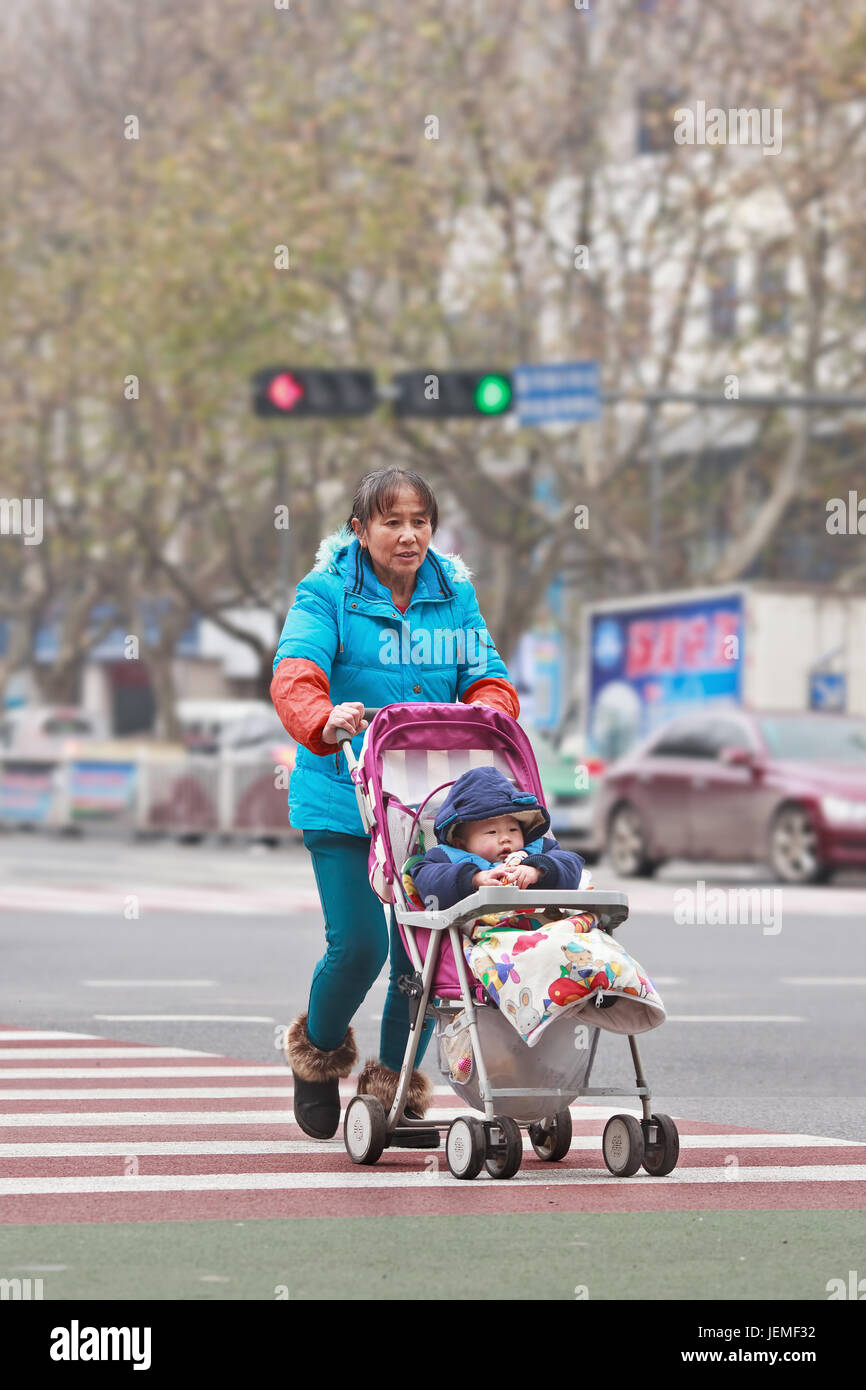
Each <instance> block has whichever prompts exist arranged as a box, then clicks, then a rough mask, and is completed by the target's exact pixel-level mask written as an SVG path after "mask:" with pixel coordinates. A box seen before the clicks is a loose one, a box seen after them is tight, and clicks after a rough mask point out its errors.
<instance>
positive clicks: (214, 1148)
mask: <svg viewBox="0 0 866 1390" xmlns="http://www.w3.org/2000/svg"><path fill="white" fill-rule="evenodd" d="M523 1148H524V1152H526V1153H531V1152H532V1144H531V1142H530V1140H529V1139H528V1138H524V1141H523ZM571 1148H572V1149H573V1150H575V1151H578V1152H581V1153H591V1152H599V1151H600V1149H601V1133H600V1132H599V1133H598V1134H597V1135H580V1136H579V1137H578V1138H576V1139H572V1141H571ZM794 1148H797V1149H800V1148H802V1149H825V1148H826V1149H840V1148H852V1149H862V1148H866V1140H864V1141H863V1143H858V1142H857V1140H855V1139H826V1138H822V1137H821V1136H819V1135H814V1134H681V1135H680V1149H681V1150H682V1149H698V1150H703V1149H725V1150H726V1151H729V1150H733V1149H794ZM130 1152H133V1153H135V1154H137V1155H138V1156H139V1157H141V1158H146V1157H155V1156H159V1155H164V1156H170V1155H175V1154H176V1155H190V1156H195V1155H199V1156H200V1157H205V1156H213V1155H228V1156H231V1155H233V1154H250V1155H256V1154H259V1155H267V1154H282V1155H284V1156H285V1157H286V1158H289V1157H290V1156H291V1155H292V1154H319V1155H320V1156H321V1157H322V1158H333V1157H340V1156H342V1157H346V1151H345V1148H344V1145H343V1140H342V1135H341V1134H340V1132H339V1131H338V1133H337V1134H336V1135H335V1136H334V1138H333V1139H332V1140H329V1141H327V1142H323V1141H321V1140H314V1139H192V1140H187V1139H163V1140H159V1139H145V1140H142V1142H141V1143H137V1142H134V1141H132V1140H127V1141H126V1143H124V1142H123V1141H121V1140H116V1139H110V1140H106V1141H104V1142H100V1141H99V1140H92V1141H91V1140H72V1141H69V1142H67V1143H53V1142H47V1143H33V1142H30V1143H21V1144H15V1143H7V1144H0V1160H2V1159H4V1158H46V1159H47V1158H126V1157H128V1156H129V1154H130ZM395 1152H396V1150H395ZM406 1152H410V1151H409V1150H407V1151H406ZM421 1152H422V1151H421V1150H418V1153H421ZM424 1152H425V1153H426V1152H429V1153H436V1152H437V1150H436V1149H431V1150H429V1151H424ZM438 1152H439V1153H440V1154H441V1153H442V1152H443V1151H442V1150H441V1149H440V1150H438Z"/></svg>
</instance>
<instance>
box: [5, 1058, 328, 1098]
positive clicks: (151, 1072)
mask: <svg viewBox="0 0 866 1390" xmlns="http://www.w3.org/2000/svg"><path fill="white" fill-rule="evenodd" d="M143 1055H144V1056H145V1057H146V1056H147V1052H144V1054H143ZM205 1055H207V1054H205ZM283 1070H285V1075H286V1081H287V1082H288V1083H289V1084H291V1074H290V1072H289V1071H288V1069H287V1068H280V1067H275V1066H273V1065H272V1064H271V1065H269V1066H263V1067H258V1066H238V1067H166V1066H162V1067H4V1066H2V1065H0V1082H3V1081H62V1080H63V1079H64V1078H66V1079H67V1080H69V1081H93V1080H96V1079H97V1078H98V1077H100V1076H104V1077H106V1078H107V1079H108V1080H109V1081H115V1080H120V1079H121V1078H126V1077H142V1078H145V1077H151V1076H155V1077H162V1078H163V1079H164V1080H166V1081H169V1080H171V1079H173V1078H174V1077H175V1076H213V1077H219V1076H273V1077H276V1076H279V1075H281V1073H282V1071H283ZM346 1094H347V1095H349V1094H354V1092H346Z"/></svg>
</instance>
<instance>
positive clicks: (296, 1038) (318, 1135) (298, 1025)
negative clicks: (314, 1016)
mask: <svg viewBox="0 0 866 1390" xmlns="http://www.w3.org/2000/svg"><path fill="white" fill-rule="evenodd" d="M285 1051H286V1061H287V1062H288V1064H289V1066H290V1067H291V1069H292V1077H293V1079H294V1083H295V1098H294V1111H295V1119H296V1120H297V1122H298V1124H299V1125H300V1127H301V1129H302V1130H303V1131H304V1133H305V1134H309V1135H311V1136H312V1138H313V1139H333V1137H334V1135H335V1134H336V1132H337V1129H338V1128H339V1124H340V1078H341V1077H343V1078H345V1077H347V1076H348V1075H349V1073H350V1071H351V1070H352V1068H353V1066H354V1065H355V1063H356V1062H357V1060H358V1049H357V1047H356V1046H355V1035H354V1033H353V1032H352V1029H351V1028H348V1029H347V1030H346V1036H345V1038H344V1039H343V1042H342V1044H341V1045H340V1047H335V1048H334V1050H333V1051H332V1052H320V1051H319V1049H318V1048H317V1047H314V1046H313V1044H312V1043H311V1042H310V1039H309V1035H308V1033H307V1015H306V1014H301V1015H300V1017H299V1018H296V1019H295V1021H294V1023H292V1024H290V1025H289V1031H288V1034H287V1036H286V1049H285Z"/></svg>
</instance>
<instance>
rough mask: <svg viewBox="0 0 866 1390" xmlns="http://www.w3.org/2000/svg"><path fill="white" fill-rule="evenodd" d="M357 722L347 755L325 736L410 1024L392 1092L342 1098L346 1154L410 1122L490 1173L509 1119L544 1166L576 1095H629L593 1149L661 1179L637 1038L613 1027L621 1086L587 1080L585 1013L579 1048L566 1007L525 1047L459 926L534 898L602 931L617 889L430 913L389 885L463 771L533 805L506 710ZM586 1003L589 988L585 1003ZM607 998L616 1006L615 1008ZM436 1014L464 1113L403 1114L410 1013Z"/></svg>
mask: <svg viewBox="0 0 866 1390" xmlns="http://www.w3.org/2000/svg"><path fill="white" fill-rule="evenodd" d="M364 718H365V719H368V720H370V721H371V722H370V723H369V725H368V727H367V730H366V732H365V735H364V742H363V745H362V748H361V753H360V757H359V758H358V759H356V758H355V756H354V752H353V749H352V745H351V736H350V735H349V733H348V731H346V730H341V731H339V732H338V735H337V737H338V741H339V743H340V744H341V745H343V746H344V748H345V753H346V758H347V761H348V764H349V769H350V774H351V777H352V780H353V782H354V784H355V795H356V797H357V800H358V806H359V809H360V812H361V818H362V820H363V823H364V826H365V828H366V829H367V830H368V831H369V832H370V834H371V848H370V861H369V877H370V884H371V886H372V888H373V890H374V892H375V893H376V895H377V896H378V897H379V898H380V899H381V901H382V903H383V905H384V911H385V913H386V915H388V912H389V904H390V905H393V909H394V914H395V917H396V920H397V924H398V927H399V930H400V933H401V935H402V938H403V941H404V943H405V946H406V950H407V953H408V955H409V959H410V961H411V963H412V966H413V970H412V974H411V975H408V976H403V978H402V979H401V980H400V982H399V983H400V988H401V989H402V990H404V991H405V993H406V994H407V995H408V996H409V1018H410V1032H409V1037H408V1041H407V1044H406V1052H405V1055H404V1058H403V1065H402V1068H401V1071H400V1078H399V1083H398V1086H397V1092H396V1095H395V1098H394V1103H393V1105H392V1107H391V1111H390V1113H389V1114H386V1113H385V1109H384V1107H383V1105H382V1103H381V1102H380V1101H379V1100H378V1099H377V1098H376V1097H375V1096H369V1095H357V1096H354V1097H353V1098H352V1100H351V1101H350V1103H349V1105H348V1108H347V1110H346V1116H345V1120H344V1128H343V1137H344V1142H345V1146H346V1150H347V1152H348V1154H349V1157H350V1158H351V1159H352V1160H353V1162H355V1163H358V1164H373V1163H376V1162H378V1160H379V1158H380V1157H381V1155H382V1153H383V1152H384V1150H385V1149H386V1148H388V1147H389V1145H390V1144H391V1143H392V1142H393V1140H394V1139H395V1137H396V1136H398V1135H405V1134H406V1131H410V1130H411V1129H412V1128H415V1129H422V1128H423V1129H425V1130H427V1131H431V1130H434V1129H435V1130H443V1129H444V1130H446V1131H447V1135H446V1141H445V1153H446V1158H447V1162H448V1167H449V1169H450V1171H451V1173H452V1174H453V1176H454V1177H455V1178H462V1179H471V1178H475V1177H477V1176H478V1174H479V1173H480V1171H481V1169H482V1167H486V1170H487V1172H488V1173H489V1174H490V1176H491V1177H493V1178H511V1177H513V1176H514V1175H515V1173H516V1172H517V1171H518V1169H519V1167H520V1164H521V1161H522V1158H523V1137H522V1134H521V1126H524V1127H527V1128H528V1132H529V1139H530V1142H531V1144H532V1147H533V1149H534V1150H535V1153H536V1154H537V1155H538V1157H539V1158H540V1159H543V1160H546V1161H548V1162H556V1161H557V1160H559V1159H562V1158H564V1157H565V1156H566V1154H567V1153H568V1152H569V1150H570V1147H571V1138H572V1126H571V1113H570V1111H569V1108H568V1107H569V1105H570V1104H571V1102H572V1101H573V1100H575V1099H577V1098H578V1097H581V1096H627V1095H637V1096H639V1097H640V1101H641V1106H642V1110H643V1118H642V1120H641V1121H640V1122H639V1121H638V1120H637V1119H636V1117H635V1116H634V1115H631V1114H620V1115H614V1116H612V1117H611V1118H610V1119H609V1120H608V1121H607V1124H606V1126H605V1129H604V1134H603V1137H602V1153H603V1156H604V1161H605V1163H606V1165H607V1167H608V1169H609V1171H610V1172H611V1173H613V1174H614V1175H615V1176H617V1177H631V1176H632V1175H633V1174H635V1173H636V1172H637V1171H638V1169H639V1168H640V1167H641V1166H643V1168H644V1169H645V1170H646V1172H647V1173H649V1174H651V1175H653V1176H658V1177H661V1176H664V1175H665V1174H667V1173H669V1172H671V1170H672V1169H673V1168H674V1167H675V1166H676V1162H677V1159H678V1157H679V1137H678V1135H677V1130H676V1126H675V1125H674V1122H673V1120H672V1119H671V1118H670V1117H669V1116H667V1115H659V1114H653V1113H652V1107H651V1098H650V1091H649V1087H648V1085H647V1082H646V1080H645V1078H644V1076H643V1072H642V1068H641V1062H640V1057H639V1055H638V1049H637V1044H636V1042H635V1039H634V1037H633V1036H632V1035H631V1034H627V1036H628V1043H629V1047H630V1049H631V1056H632V1061H633V1064H634V1070H635V1086H634V1088H633V1089H631V1090H626V1089H620V1088H617V1087H598V1086H590V1085H589V1084H588V1082H589V1078H590V1074H591V1071H592V1066H593V1062H594V1060H595V1055H596V1051H597V1048H598V1041H599V1034H600V1031H601V1030H600V1029H599V1028H598V1027H596V1026H592V1025H591V1024H588V1020H589V1016H590V1013H589V1010H586V1009H584V1010H581V1011H580V1013H578V1014H577V1015H576V1017H577V1018H578V1019H579V1020H580V1022H581V1024H584V1025H587V1026H585V1027H584V1028H583V1029H582V1035H583V1036H584V1037H585V1038H586V1045H584V1046H578V1044H577V1043H576V1042H575V1028H574V1019H572V1018H571V1013H570V1012H569V1013H564V1014H563V1015H562V1016H561V1017H558V1018H556V1019H555V1020H554V1021H553V1022H552V1023H551V1025H550V1026H549V1027H548V1028H547V1030H546V1032H545V1035H544V1037H543V1038H539V1040H538V1045H537V1046H536V1047H533V1048H529V1047H527V1046H526V1044H525V1043H524V1042H523V1040H522V1038H521V1037H520V1035H519V1034H518V1033H517V1032H516V1031H515V1029H514V1027H513V1026H512V1024H511V1023H510V1022H509V1021H508V1019H507V1018H505V1017H504V1016H503V1014H502V1013H501V1011H500V1010H499V1009H498V1008H497V1007H496V1006H495V1005H494V1004H493V1003H492V1002H491V1001H490V1000H489V998H488V996H487V994H486V992H485V990H484V988H483V986H482V985H481V984H480V983H479V982H477V981H476V980H475V979H474V978H472V977H470V972H469V968H468V966H467V963H466V960H465V958H464V954H463V950H462V934H465V933H468V931H470V930H471V926H472V923H473V922H474V921H475V919H476V918H477V917H479V916H481V915H482V914H484V913H488V912H491V911H492V910H494V909H503V910H506V909H508V910H513V909H515V908H518V907H520V908H524V909H527V908H538V909H541V908H544V909H545V910H546V911H548V912H552V913H553V914H556V913H558V914H559V916H560V917H570V916H572V915H573V914H574V913H576V912H579V911H591V912H592V913H593V914H594V915H595V917H596V920H597V921H598V923H599V926H600V927H601V928H602V930H603V931H605V932H608V933H612V932H613V931H614V929H615V928H616V927H618V926H619V925H620V924H621V923H622V922H623V921H625V919H626V917H627V916H628V904H627V899H626V896H625V894H623V893H613V892H601V891H598V890H596V889H593V890H590V891H588V892H577V891H563V890H554V889H517V888H512V887H509V886H507V885H501V886H489V887H483V888H478V889H476V890H475V891H474V892H473V893H472V894H471V895H470V896H469V897H468V898H464V899H463V900H462V901H461V902H459V903H457V904H455V905H454V906H453V907H450V908H447V909H444V910H441V911H418V910H417V908H416V907H415V906H414V905H413V904H412V902H411V900H410V897H409V893H408V892H407V888H406V886H405V884H404V881H403V869H404V866H405V865H406V863H407V861H408V860H409V859H410V858H411V857H412V856H413V855H414V854H418V853H424V852H425V850H427V849H429V848H432V847H433V845H434V844H435V837H434V832H433V822H434V820H435V817H436V812H437V810H438V808H439V806H440V805H441V804H442V801H443V800H444V797H445V794H446V793H447V789H448V788H449V787H450V786H451V785H452V783H453V782H454V781H456V779H457V778H458V777H459V776H460V775H461V774H462V773H463V772H466V771H467V770H468V769H470V768H475V767H481V766H493V767H495V768H497V769H498V770H499V771H500V772H502V773H503V774H504V776H506V777H507V778H509V780H510V781H512V782H513V783H514V784H515V785H516V786H518V787H520V788H521V789H522V790H526V791H532V792H533V793H534V794H535V795H536V797H538V799H539V800H540V801H541V802H542V804H543V789H542V786H541V782H540V778H539V775H538V769H537V767H536V763H535V758H534V755H533V752H532V747H531V745H530V743H529V739H528V738H527V736H526V734H525V733H524V731H523V730H522V729H521V727H520V725H519V724H518V723H517V721H516V720H514V719H512V718H511V717H510V716H509V715H507V714H505V713H502V712H500V711H499V710H494V709H490V708H487V707H484V706H480V705H464V704H459V703H458V704H422V703H418V704H393V705H386V706H384V707H383V708H381V709H379V710H376V709H365V710H364ZM599 1002H600V1000H599V998H598V997H597V998H596V1003H599ZM617 1007H620V1005H619V1004H617ZM430 1012H432V1013H433V1015H434V1016H435V1019H436V1041H437V1044H438V1050H439V1066H440V1070H441V1072H442V1074H443V1077H444V1078H445V1079H447V1080H448V1081H449V1083H450V1085H451V1087H452V1089H453V1090H454V1091H455V1092H456V1094H457V1095H459V1096H461V1097H462V1098H463V1099H464V1100H465V1101H466V1102H468V1104H469V1106H470V1107H471V1108H472V1109H473V1110H477V1111H480V1112H482V1114H483V1116H484V1118H483V1119H479V1118H477V1117H476V1116H474V1115H469V1116H460V1117H458V1118H457V1119H453V1120H447V1119H444V1120H442V1121H439V1122H437V1121H436V1120H435V1118H431V1117H430V1116H429V1115H428V1116H425V1117H424V1118H423V1119H411V1118H407V1117H406V1115H405V1113H404V1111H405V1108H406V1097H407V1094H408V1089H409V1082H410V1079H411V1076H412V1071H413V1068H414V1065H415V1057H416V1053H417V1050H418V1044H419V1041H420V1036H421V1029H422V1026H423V1022H424V1018H425V1016H426V1015H428V1014H429V1013H430ZM455 1026H457V1027H459V1028H460V1029H461V1031H462V1030H464V1029H466V1028H468V1031H469V1037H470V1039H471V1053H472V1063H473V1066H472V1069H471V1075H470V1077H469V1078H468V1079H467V1080H457V1079H455V1077H454V1075H453V1074H452V1071H451V1069H450V1067H449V1065H448V1061H447V1057H446V1051H447V1045H448V1040H449V1038H450V1037H453V1034H454V1029H455Z"/></svg>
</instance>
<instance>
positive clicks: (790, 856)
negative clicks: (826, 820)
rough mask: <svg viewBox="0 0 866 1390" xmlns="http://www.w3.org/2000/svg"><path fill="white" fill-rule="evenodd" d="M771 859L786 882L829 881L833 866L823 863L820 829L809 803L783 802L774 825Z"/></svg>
mask: <svg viewBox="0 0 866 1390" xmlns="http://www.w3.org/2000/svg"><path fill="white" fill-rule="evenodd" d="M770 863H771V864H772V866H773V872H774V873H775V874H776V876H777V878H780V879H781V880H782V882H783V883H826V882H827V879H828V878H829V877H830V875H831V872H832V871H831V870H830V869H829V868H828V867H827V866H826V865H825V864H822V862H821V858H820V855H819V851H818V832H817V831H816V829H815V822H814V821H813V819H812V817H811V815H810V813H809V812H808V811H807V809H806V807H805V806H798V805H796V804H795V803H792V804H791V805H789V806H782V807H781V809H780V810H778V811H777V812H776V814H775V816H774V817H773V824H772V826H771V828H770Z"/></svg>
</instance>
